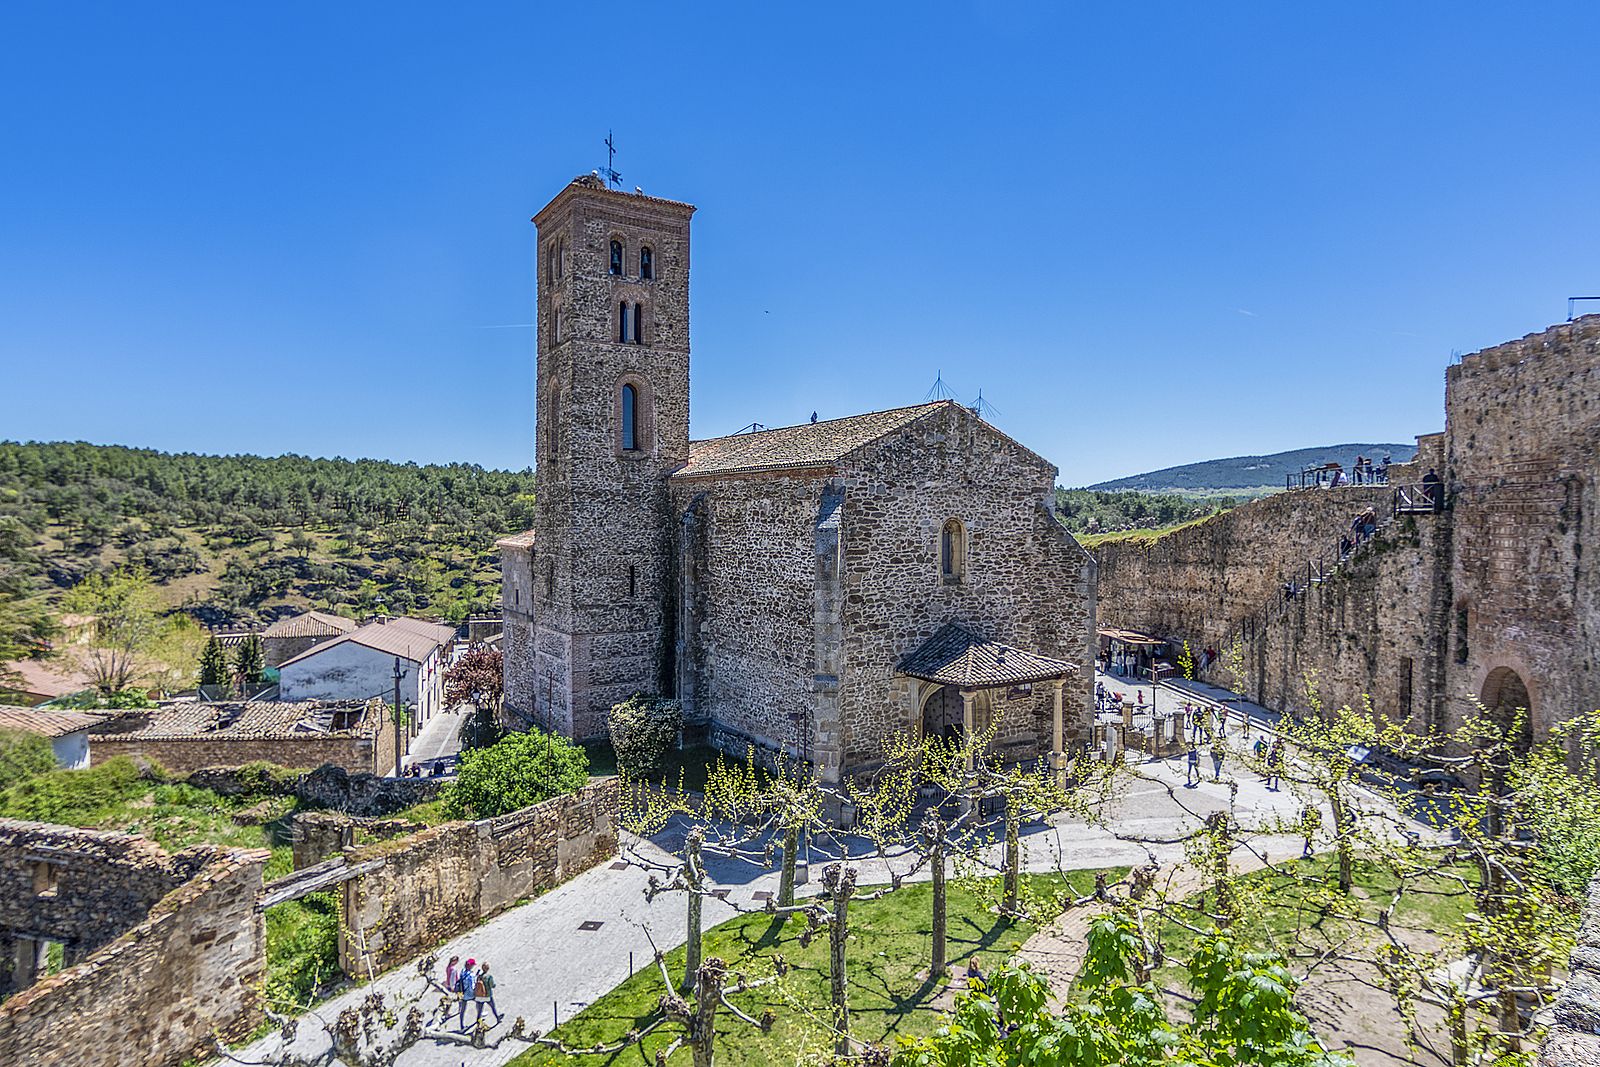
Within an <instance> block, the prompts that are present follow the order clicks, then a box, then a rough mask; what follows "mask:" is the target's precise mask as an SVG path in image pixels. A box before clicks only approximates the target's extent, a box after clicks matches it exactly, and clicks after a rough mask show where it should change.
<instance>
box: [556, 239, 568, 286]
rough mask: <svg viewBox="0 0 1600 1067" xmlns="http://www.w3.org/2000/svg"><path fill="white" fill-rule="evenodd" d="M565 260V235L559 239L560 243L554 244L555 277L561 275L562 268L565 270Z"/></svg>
mask: <svg viewBox="0 0 1600 1067" xmlns="http://www.w3.org/2000/svg"><path fill="white" fill-rule="evenodd" d="M566 260H567V239H566V238H565V237H563V238H562V239H561V241H560V243H559V244H557V245H556V277H557V278H559V277H561V274H562V272H563V271H564V270H566V265H565V264H566Z"/></svg>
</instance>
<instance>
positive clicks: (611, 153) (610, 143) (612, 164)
mask: <svg viewBox="0 0 1600 1067" xmlns="http://www.w3.org/2000/svg"><path fill="white" fill-rule="evenodd" d="M616 163H617V142H616V140H615V139H613V137H612V136H611V131H610V130H607V131H606V169H605V170H604V171H603V173H604V174H605V177H606V181H607V182H609V183H611V185H613V186H619V185H621V184H622V175H621V174H620V173H619V172H618V171H617V167H616Z"/></svg>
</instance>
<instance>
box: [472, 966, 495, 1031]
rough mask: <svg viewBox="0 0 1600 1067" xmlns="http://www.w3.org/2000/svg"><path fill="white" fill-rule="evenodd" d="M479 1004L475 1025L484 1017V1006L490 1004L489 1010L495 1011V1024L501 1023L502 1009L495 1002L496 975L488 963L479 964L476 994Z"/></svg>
mask: <svg viewBox="0 0 1600 1067" xmlns="http://www.w3.org/2000/svg"><path fill="white" fill-rule="evenodd" d="M476 1001H477V1005H478V1014H477V1017H476V1018H474V1019H473V1020H472V1023H473V1025H474V1026H476V1025H477V1023H478V1020H479V1019H482V1018H483V1006H484V1005H485V1004H487V1005H489V1010H490V1011H492V1012H494V1024H495V1025H496V1026H499V1025H500V1019H501V1016H500V1009H499V1007H498V1006H496V1004H495V1002H494V975H492V974H490V973H489V965H488V963H480V964H478V988H477V994H476Z"/></svg>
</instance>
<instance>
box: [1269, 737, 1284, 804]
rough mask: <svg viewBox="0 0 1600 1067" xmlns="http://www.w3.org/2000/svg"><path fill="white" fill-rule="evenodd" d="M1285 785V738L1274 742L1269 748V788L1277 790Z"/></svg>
mask: <svg viewBox="0 0 1600 1067" xmlns="http://www.w3.org/2000/svg"><path fill="white" fill-rule="evenodd" d="M1282 787H1283V738H1281V737H1280V738H1278V739H1277V740H1275V741H1273V742H1272V747H1271V748H1269V749H1268V750H1267V788H1268V789H1270V790H1272V791H1273V792H1277V791H1278V790H1279V789H1280V788H1282Z"/></svg>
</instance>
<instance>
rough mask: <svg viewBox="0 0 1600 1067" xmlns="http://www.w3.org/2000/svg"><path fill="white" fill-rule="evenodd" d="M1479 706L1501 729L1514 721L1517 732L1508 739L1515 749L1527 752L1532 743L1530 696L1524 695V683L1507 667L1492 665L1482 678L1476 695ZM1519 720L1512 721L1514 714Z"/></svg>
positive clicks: (1526, 691)
mask: <svg viewBox="0 0 1600 1067" xmlns="http://www.w3.org/2000/svg"><path fill="white" fill-rule="evenodd" d="M1478 699H1479V700H1481V701H1482V702H1483V706H1484V707H1485V708H1487V709H1489V718H1490V719H1491V720H1493V721H1494V722H1495V723H1497V724H1499V726H1500V728H1501V729H1503V730H1509V729H1511V728H1512V727H1513V725H1514V724H1515V725H1517V727H1518V729H1517V736H1516V737H1515V738H1513V739H1512V743H1513V744H1514V745H1515V747H1516V749H1517V751H1519V752H1527V751H1528V750H1529V749H1531V748H1532V747H1533V700H1532V698H1531V697H1529V695H1528V683H1527V682H1525V681H1523V680H1522V675H1520V674H1518V673H1517V672H1516V671H1515V670H1513V669H1511V668H1510V667H1496V668H1495V669H1494V670H1492V671H1490V672H1489V674H1488V676H1487V677H1486V678H1484V680H1483V692H1482V693H1481V694H1480V695H1479V698H1478ZM1519 713H1520V714H1521V719H1522V721H1521V723H1520V724H1516V722H1515V720H1516V719H1517V716H1518V714H1519Z"/></svg>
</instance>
